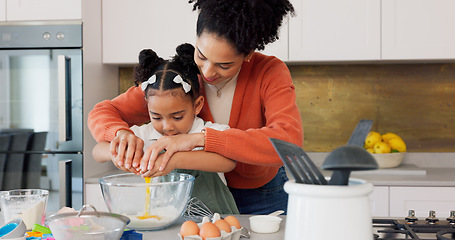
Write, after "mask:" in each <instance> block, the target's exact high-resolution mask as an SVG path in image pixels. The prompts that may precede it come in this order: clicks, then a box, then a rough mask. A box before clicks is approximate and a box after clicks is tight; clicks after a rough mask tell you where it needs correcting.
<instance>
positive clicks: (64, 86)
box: [57, 55, 73, 142]
mask: <svg viewBox="0 0 455 240" xmlns="http://www.w3.org/2000/svg"><path fill="white" fill-rule="evenodd" d="M57 65H58V67H57V74H58V129H59V138H58V139H59V141H60V142H66V141H70V140H72V135H73V134H72V119H71V99H72V97H71V58H69V57H67V56H65V55H58V60H57Z"/></svg>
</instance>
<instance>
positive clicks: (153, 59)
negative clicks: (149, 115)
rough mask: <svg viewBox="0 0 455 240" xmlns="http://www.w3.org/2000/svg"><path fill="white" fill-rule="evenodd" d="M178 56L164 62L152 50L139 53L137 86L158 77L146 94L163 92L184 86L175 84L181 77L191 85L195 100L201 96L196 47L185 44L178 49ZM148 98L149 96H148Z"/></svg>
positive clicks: (136, 72)
mask: <svg viewBox="0 0 455 240" xmlns="http://www.w3.org/2000/svg"><path fill="white" fill-rule="evenodd" d="M176 52H177V54H176V55H175V56H174V57H173V58H172V59H171V60H164V59H163V58H160V57H158V55H157V54H156V53H155V52H154V51H153V50H151V49H144V50H142V51H141V52H140V53H139V64H138V65H136V67H135V69H134V78H135V81H134V82H135V84H136V86H139V85H140V84H141V83H142V82H145V81H147V80H148V79H149V78H150V77H151V76H153V75H157V79H156V82H155V83H154V84H150V85H148V86H147V89H146V90H145V92H146V94H148V93H149V90H151V89H157V90H161V91H166V90H171V89H176V88H181V87H182V84H179V83H175V82H173V81H172V79H173V78H174V77H175V76H176V75H180V76H181V77H182V78H183V80H184V81H185V82H188V83H189V84H190V85H191V90H190V91H189V92H188V94H191V97H192V99H193V100H195V99H196V98H197V97H198V96H199V89H200V86H199V78H198V74H199V69H198V67H197V65H196V63H195V62H194V46H193V45H191V44H189V43H184V44H181V45H179V46H178V47H177V48H176ZM146 96H147V95H146Z"/></svg>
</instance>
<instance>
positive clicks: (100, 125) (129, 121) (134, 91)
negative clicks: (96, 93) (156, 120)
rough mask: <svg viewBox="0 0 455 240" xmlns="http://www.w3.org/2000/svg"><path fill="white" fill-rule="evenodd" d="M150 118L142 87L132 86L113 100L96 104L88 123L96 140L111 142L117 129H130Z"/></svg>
mask: <svg viewBox="0 0 455 240" xmlns="http://www.w3.org/2000/svg"><path fill="white" fill-rule="evenodd" d="M149 120H150V117H149V115H148V113H147V105H146V101H145V98H144V92H143V91H142V89H141V88H140V87H131V88H129V89H128V91H126V92H125V93H122V94H120V95H119V96H117V97H116V98H114V99H112V100H105V101H102V102H100V103H98V104H96V105H95V107H94V108H93V110H92V111H90V113H89V115H88V122H87V125H88V128H89V129H90V132H91V133H92V135H93V137H94V138H95V140H96V141H98V142H103V141H104V142H111V141H112V140H113V139H114V138H115V137H116V134H117V131H119V130H121V129H124V130H127V131H130V130H129V127H130V126H132V125H141V124H143V123H145V122H147V121H149Z"/></svg>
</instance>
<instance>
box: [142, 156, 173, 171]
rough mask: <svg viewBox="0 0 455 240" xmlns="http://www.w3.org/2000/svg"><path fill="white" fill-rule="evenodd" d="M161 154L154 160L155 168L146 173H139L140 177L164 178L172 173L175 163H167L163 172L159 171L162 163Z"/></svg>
mask: <svg viewBox="0 0 455 240" xmlns="http://www.w3.org/2000/svg"><path fill="white" fill-rule="evenodd" d="M163 158H164V156H163V154H161V155H159V156H158V158H157V159H156V162H155V167H154V168H153V169H150V170H148V171H146V172H141V173H142V174H141V176H142V177H158V176H164V175H167V174H169V173H170V172H172V171H173V170H174V169H175V168H176V165H175V161H172V160H171V161H169V162H168V164H167V165H166V168H164V170H162V171H160V170H159V167H158V166H160V165H161V162H162V161H163Z"/></svg>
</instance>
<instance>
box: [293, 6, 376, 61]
mask: <svg viewBox="0 0 455 240" xmlns="http://www.w3.org/2000/svg"><path fill="white" fill-rule="evenodd" d="M292 3H293V5H294V8H295V10H296V14H297V16H296V17H293V18H291V19H290V21H289V60H290V61H344V60H346V61H350V60H354V61H355V60H378V59H380V7H381V6H380V0H344V1H339V0H294V1H292Z"/></svg>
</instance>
